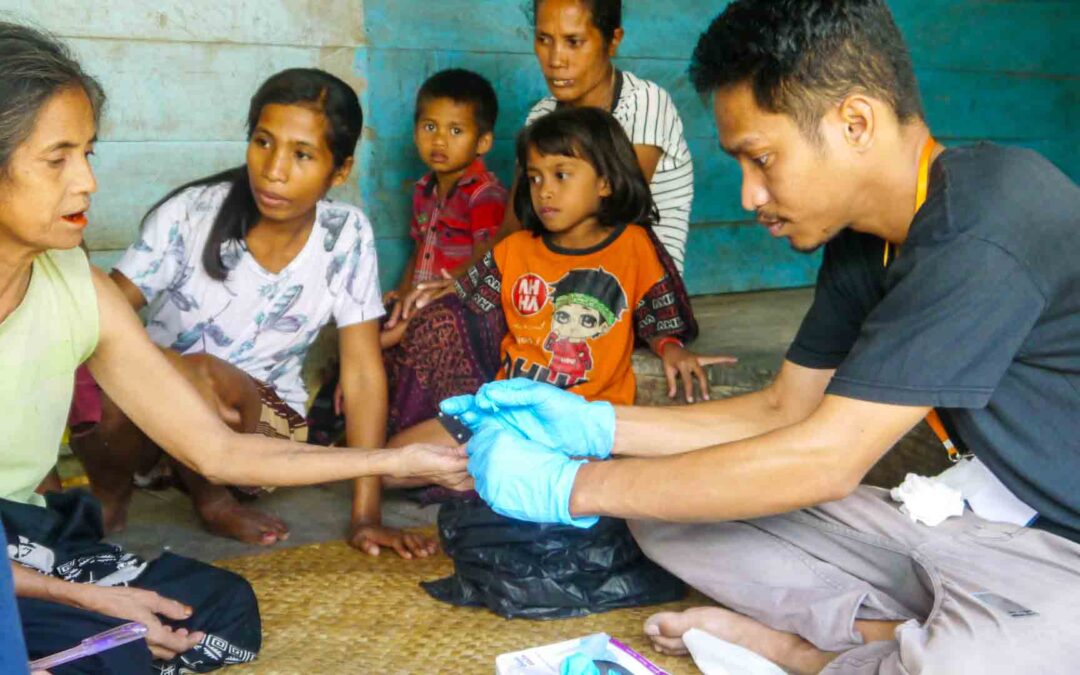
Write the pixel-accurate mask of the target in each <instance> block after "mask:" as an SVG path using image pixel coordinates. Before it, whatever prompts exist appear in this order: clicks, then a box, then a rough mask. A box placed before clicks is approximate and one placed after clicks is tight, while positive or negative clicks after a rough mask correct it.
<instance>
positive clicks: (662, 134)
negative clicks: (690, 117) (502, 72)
mask: <svg viewBox="0 0 1080 675" xmlns="http://www.w3.org/2000/svg"><path fill="white" fill-rule="evenodd" d="M618 80H619V82H618V84H617V85H616V97H617V98H616V101H615V105H614V107H613V108H612V111H611V114H612V115H613V116H614V117H615V119H616V120H618V121H619V124H621V125H622V128H623V130H624V131H626V135H627V136H629V137H630V142H631V143H633V144H634V145H652V146H655V147H657V148H660V150H661V155H660V161H659V163H657V165H656V172H655V173H654V174H653V177H652V182H651V183H650V184H649V188H650V189H651V190H652V196H653V200H654V201H655V202H656V208H657V209H659V210H660V223H659V224H658V225H657V226H656V228H655V230H656V235H657V237H659V239H660V241H661V242H663V244H664V247H665V248H666V249H667V250H668V253H670V254H671V257H672V258H674V259H675V264H676V266H678V268H679V272H680V273H681V272H682V271H683V258H684V254H685V251H686V238H687V235H688V233H689V230H690V204H691V202H693V201H694V163H693V160H692V159H691V157H690V148H689V147H687V145H686V138H685V137H684V136H683V123H682V119H681V118H680V117H679V111H678V110H676V108H675V104H674V103H673V102H672V100H671V96H670V95H669V94H668V93H667V92H666V91H664V90H663V89H661V88H660V87H659V86H657V85H656V84H655V83H653V82H650V81H648V80H643V79H641V78H639V77H637V76H635V75H634V74H633V73H628V72H626V71H618ZM557 105H558V103H557V101H556V100H555V97H554V96H545V97H544V98H542V99H540V100H539V101H538V102H537V103H536V105H534V106H533V107H532V110H530V111H529V116H528V117H527V118H526V120H525V124H526V125H528V124H531V123H532V122H534V121H535V120H537V119H538V118H540V117H543V116H544V115H546V114H548V113H550V112H552V111H553V110H555V108H556V107H557Z"/></svg>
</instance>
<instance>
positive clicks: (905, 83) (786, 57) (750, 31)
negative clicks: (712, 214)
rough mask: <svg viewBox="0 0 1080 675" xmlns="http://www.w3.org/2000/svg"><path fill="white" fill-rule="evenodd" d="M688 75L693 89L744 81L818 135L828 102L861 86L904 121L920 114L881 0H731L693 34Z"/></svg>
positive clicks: (904, 55)
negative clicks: (695, 38) (695, 40)
mask: <svg viewBox="0 0 1080 675" xmlns="http://www.w3.org/2000/svg"><path fill="white" fill-rule="evenodd" d="M690 80H691V81H692V82H693V84H694V88H695V89H697V91H698V93H700V94H703V95H705V94H711V93H713V92H715V91H716V90H718V89H723V88H726V87H730V86H733V85H739V84H743V83H746V84H749V85H750V87H751V89H752V90H753V92H754V98H755V99H756V101H757V104H758V105H759V106H760V107H761V108H762V109H764V110H767V111H769V112H773V113H783V114H787V115H791V116H792V117H793V118H794V119H795V121H796V123H797V124H798V125H799V128H800V129H801V130H802V132H803V133H804V134H805V135H806V136H808V137H810V138H812V139H818V138H820V132H819V124H820V121H821V118H822V116H823V115H824V114H825V111H826V110H827V108H828V107H829V106H830V105H832V104H835V103H838V102H839V101H841V100H842V99H843V98H844V97H845V96H847V95H848V94H850V93H852V92H857V91H861V92H864V93H866V94H869V95H871V96H874V97H877V98H880V99H882V100H884V101H886V102H887V103H889V104H890V105H891V106H892V108H893V110H894V111H895V112H896V116H897V118H898V119H899V120H900V121H901V122H902V123H903V122H907V121H909V120H911V119H922V118H924V117H925V115H924V113H923V107H922V99H921V97H920V96H919V86H918V83H917V82H916V81H915V72H914V68H913V67H912V64H911V54H910V53H909V52H908V48H907V45H906V44H905V43H904V38H903V36H901V34H900V29H899V28H897V26H896V21H895V20H894V19H893V16H892V13H891V12H890V11H889V8H888V7H887V6H886V5H885V2H884V1H883V0H736V1H735V2H732V3H731V4H730V5H728V6H727V8H726V9H724V11H723V12H721V13H720V15H719V16H717V17H716V18H715V19H714V20H713V22H712V24H711V25H710V26H709V29H708V30H707V31H705V32H704V33H703V34H702V35H701V38H700V39H699V40H698V44H697V47H696V48H695V49H694V55H693V57H692V58H691V62H690Z"/></svg>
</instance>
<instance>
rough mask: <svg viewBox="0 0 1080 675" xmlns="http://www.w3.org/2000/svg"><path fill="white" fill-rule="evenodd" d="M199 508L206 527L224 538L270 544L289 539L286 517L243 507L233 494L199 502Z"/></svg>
mask: <svg viewBox="0 0 1080 675" xmlns="http://www.w3.org/2000/svg"><path fill="white" fill-rule="evenodd" d="M196 511H197V512H198V514H199V518H201V519H202V521H203V525H205V526H206V529H208V530H210V531H211V532H213V533H214V534H216V535H218V536H221V537H229V538H231V539H237V540H239V541H242V542H244V543H247V544H258V545H260V546H270V545H271V544H276V543H277V542H279V541H283V540H285V539H288V538H289V526H288V525H286V524H285V522H284V521H283V520H281V519H280V518H278V517H276V516H272V515H270V514H268V513H263V512H262V511H257V510H255V509H251V508H248V507H246V506H242V505H241V504H239V503H237V501H236V500H235V499H233V498H232V496H229V497H228V498H227V499H218V500H214V501H213V502H211V503H204V504H198V505H196Z"/></svg>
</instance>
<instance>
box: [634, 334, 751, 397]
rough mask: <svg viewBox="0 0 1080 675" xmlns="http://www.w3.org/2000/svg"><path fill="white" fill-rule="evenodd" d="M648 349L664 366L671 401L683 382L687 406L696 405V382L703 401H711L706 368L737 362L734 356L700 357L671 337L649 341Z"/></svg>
mask: <svg viewBox="0 0 1080 675" xmlns="http://www.w3.org/2000/svg"><path fill="white" fill-rule="evenodd" d="M649 349H651V350H652V351H653V353H654V354H656V355H657V356H659V357H660V361H661V363H663V364H664V377H666V378H667V384H668V398H675V392H676V390H677V384H678V379H679V377H680V376H681V377H682V381H683V392H684V394H685V396H686V402H687V403H693V402H694V380H695V379H696V380H697V382H698V386H699V388H700V390H701V399H702V400H703V401H708V400H709V377H708V375H706V374H705V366H710V365H713V364H718V363H723V364H730V363H735V362H737V361H738V359H737V358H735V357H733V356H699V355H698V354H695V353H694V352H692V351H690V350H689V349H687V348H686V347H684V346H683V343H682V342H681V341H679V340H678V339H677V338H675V337H672V336H670V335H664V336H657V337H654V338H652V339H651V340H649Z"/></svg>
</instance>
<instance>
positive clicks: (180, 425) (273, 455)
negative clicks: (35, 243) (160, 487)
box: [88, 269, 470, 489]
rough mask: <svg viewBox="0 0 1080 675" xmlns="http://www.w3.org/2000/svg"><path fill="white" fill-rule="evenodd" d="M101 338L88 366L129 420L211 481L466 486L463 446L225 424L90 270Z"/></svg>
mask: <svg viewBox="0 0 1080 675" xmlns="http://www.w3.org/2000/svg"><path fill="white" fill-rule="evenodd" d="M93 280H94V287H95V290H96V292H97V299H98V315H99V325H100V338H99V341H98V346H97V349H96V350H95V352H94V354H93V356H91V357H90V360H89V362H88V365H89V366H90V371H91V372H92V373H93V375H94V378H95V379H96V380H97V381H98V383H99V384H100V385H101V387H102V389H104V390H105V393H107V394H108V395H109V396H110V397H111V398H112V400H113V401H115V402H116V403H117V405H118V406H119V407H120V408H121V410H123V411H124V412H125V413H126V414H127V415H128V417H130V418H131V420H132V421H134V422H135V424H136V425H137V426H138V427H139V428H141V429H142V430H143V431H144V432H146V434H147V435H148V436H149V437H150V438H151V439H152V440H153V441H154V442H155V443H157V444H158V445H160V446H161V448H162V449H164V450H165V451H166V452H168V453H169V454H170V455H172V456H173V457H175V458H176V459H178V460H179V461H180V462H182V463H183V464H184V465H186V466H188V467H190V468H192V469H193V470H195V471H197V472H198V473H199V474H201V475H203V476H206V477H207V478H208V479H210V480H211V481H213V482H215V483H225V484H231V485H307V484H312V483H324V482H329V481H336V480H346V479H351V478H357V477H360V476H373V475H385V476H393V477H396V478H404V477H411V478H422V479H426V480H429V481H430V482H432V483H439V484H442V485H445V486H447V487H451V488H457V489H462V488H465V487H469V485H468V483H469V482H470V480H469V478H468V475H467V474H466V473H465V464H466V461H465V453H464V450H463V449H452V448H445V447H437V446H422V445H417V446H410V447H407V448H402V449H400V450H375V451H371V450H364V451H360V450H351V449H349V448H319V447H315V446H311V445H304V444H300V443H293V442H289V441H283V440H276V439H271V438H267V437H265V436H261V435H257V434H239V433H236V432H234V431H232V430H231V429H229V428H228V427H227V426H226V425H225V424H224V423H223V422H222V421H221V419H220V418H219V417H218V416H217V415H216V414H215V413H214V411H212V410H211V409H210V407H209V406H207V404H206V403H205V402H204V401H203V399H202V398H201V397H200V396H199V394H198V392H197V391H196V390H195V389H194V387H192V385H191V384H189V383H188V381H187V380H186V379H185V378H184V377H183V376H182V375H181V374H180V373H179V372H178V371H177V370H175V369H174V368H173V367H172V366H171V365H170V364H169V362H168V361H167V360H166V358H165V356H164V355H163V354H162V353H161V351H160V350H159V349H158V348H157V347H156V346H155V345H154V344H153V342H151V341H150V338H149V336H148V335H147V334H146V331H145V329H144V328H143V326H142V324H141V323H140V322H139V319H138V317H137V316H136V315H135V312H134V311H133V310H132V309H131V305H130V304H129V303H128V301H127V300H126V299H125V298H124V296H123V295H122V294H121V293H120V290H119V289H118V288H117V287H116V285H115V284H114V283H113V282H112V280H110V279H109V277H108V276H106V275H105V273H103V272H101V271H100V270H98V269H94V270H93Z"/></svg>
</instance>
